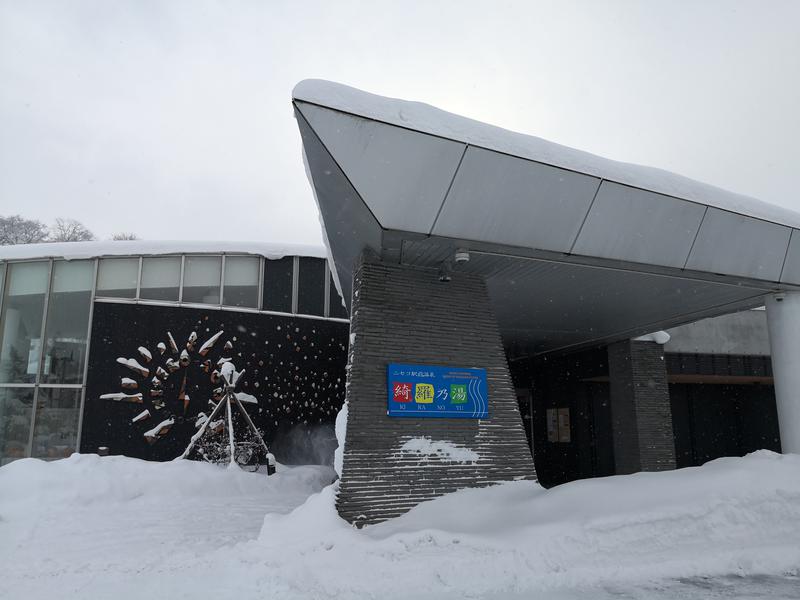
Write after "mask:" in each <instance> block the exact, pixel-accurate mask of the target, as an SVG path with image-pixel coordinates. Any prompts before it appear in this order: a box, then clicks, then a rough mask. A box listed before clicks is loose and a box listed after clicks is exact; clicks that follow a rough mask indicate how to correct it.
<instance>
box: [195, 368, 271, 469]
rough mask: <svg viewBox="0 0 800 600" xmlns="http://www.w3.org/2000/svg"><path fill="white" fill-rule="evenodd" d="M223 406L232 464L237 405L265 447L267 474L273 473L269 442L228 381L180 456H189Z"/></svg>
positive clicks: (234, 457)
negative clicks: (218, 399)
mask: <svg viewBox="0 0 800 600" xmlns="http://www.w3.org/2000/svg"><path fill="white" fill-rule="evenodd" d="M223 406H224V407H225V411H226V418H227V421H228V444H229V446H230V457H231V460H230V464H236V444H235V442H234V436H233V407H234V406H235V407H236V408H238V409H239V412H240V413H242V416H243V417H244V420H245V422H246V423H247V426H248V428H249V429H250V431H252V432H253V434H254V435H255V436H256V439H257V440H258V441H259V442H260V443H261V446H262V447H263V448H264V452H265V453H266V456H267V474H268V475H271V474H272V473H271V469H270V466H271V465H270V464H269V457H270V452H269V448H268V447H267V443H266V442H265V441H264V438H263V437H261V434H260V433H259V432H258V429H257V428H256V426H255V424H254V423H253V420H252V419H251V418H250V414H249V413H248V412H247V409H245V407H244V405H243V404H242V402H241V400H239V398H237V397H236V394H234V393H233V386H232V385H231V384H230V383H228V382H227V381H225V382H224V389H223V395H222V398H221V399H220V401H219V402H217V405H216V406H215V407H214V410H213V411H211V415H209V417H208V418H207V419H206V421H205V423H203V425H202V427H200V431H198V432H197V433H195V434H194V435H193V436H192V439H191V441H190V442H189V445H188V446H187V447H186V450H184V451H183V454H181V456H180V458H188V457H189V454H190V453H191V451H192V449H193V448H194V446H195V444H196V443H197V442H198V441H199V440H201V439H202V438H203V436H204V435H205V433H206V430H207V429H208V425H209V424H210V423H211V422H212V421H213V420H214V418H215V417H216V416H217V415H219V413H220V412H221V411H222V407H223Z"/></svg>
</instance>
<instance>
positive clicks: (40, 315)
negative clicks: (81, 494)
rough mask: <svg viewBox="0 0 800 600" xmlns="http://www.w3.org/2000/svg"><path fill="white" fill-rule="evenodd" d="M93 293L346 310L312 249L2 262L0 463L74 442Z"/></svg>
mask: <svg viewBox="0 0 800 600" xmlns="http://www.w3.org/2000/svg"><path fill="white" fill-rule="evenodd" d="M93 299H96V301H98V302H123V303H137V302H143V303H149V304H163V305H177V304H203V305H207V306H216V307H217V308H219V309H224V308H230V309H234V310H235V309H237V308H243V309H249V310H251V311H255V310H257V311H262V312H280V313H290V314H292V313H294V314H298V315H305V316H307V317H314V318H333V319H340V318H341V319H346V318H347V315H346V313H345V311H344V308H343V307H342V306H341V299H340V298H339V295H338V294H337V292H336V289H335V287H334V286H333V283H332V281H330V274H329V273H328V269H327V268H326V261H325V260H324V259H320V258H310V257H296V256H287V257H284V258H280V259H275V260H271V259H266V258H262V257H258V256H239V255H225V256H222V255H210V254H209V255H185V256H184V255H169V256H144V257H139V256H132V257H121V258H100V259H88V260H60V259H41V260H21V261H12V262H0V465H2V464H5V463H7V462H10V461H12V460H15V459H17V458H23V457H26V456H33V457H37V458H45V459H54V458H61V457H64V456H69V455H70V454H71V453H72V452H75V451H77V449H78V447H79V442H80V439H79V438H80V427H81V426H80V417H81V414H80V412H81V406H82V400H83V395H84V393H85V384H86V382H85V374H86V369H87V364H86V363H87V357H88V352H89V339H90V337H91V336H90V333H91V320H92V301H93Z"/></svg>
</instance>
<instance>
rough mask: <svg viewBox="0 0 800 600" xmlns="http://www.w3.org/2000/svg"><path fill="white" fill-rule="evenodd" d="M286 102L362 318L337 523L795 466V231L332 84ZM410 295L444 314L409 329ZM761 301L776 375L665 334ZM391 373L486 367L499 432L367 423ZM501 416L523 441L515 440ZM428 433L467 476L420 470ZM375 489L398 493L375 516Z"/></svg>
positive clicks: (491, 420)
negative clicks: (597, 479)
mask: <svg viewBox="0 0 800 600" xmlns="http://www.w3.org/2000/svg"><path fill="white" fill-rule="evenodd" d="M293 106H294V111H295V118H296V120H297V125H298V129H299V132H300V137H301V139H302V142H303V149H304V154H305V162H306V165H307V174H308V177H309V180H310V182H311V185H312V186H313V188H314V191H315V199H316V201H317V204H318V207H319V211H320V216H321V221H322V223H323V227H324V230H325V236H326V239H327V241H328V244H329V246H330V255H331V258H332V262H333V270H334V274H335V277H336V278H337V281H338V283H339V284H340V287H341V289H343V290H344V294H343V295H344V298H345V300H346V301H347V302H348V307H349V308H350V309H351V311H352V312H353V314H354V315H355V314H356V313H358V315H359V317H361V316H362V315H363V318H356V317H354V318H353V320H352V322H351V331H352V332H353V333H354V334H355V336H354V338H353V342H352V343H351V344H350V350H349V351H350V362H351V364H352V366H353V369H352V370H351V372H350V383H351V385H350V386H349V387H348V392H347V401H348V436H347V441H346V442H345V446H344V460H343V467H342V475H341V486H340V494H339V497H338V505H337V506H338V508H339V513H340V514H341V515H342V516H343V517H345V518H347V519H349V520H351V521H352V522H354V523H356V524H369V523H374V522H378V521H381V520H383V519H386V518H390V517H392V516H395V515H396V514H399V513H400V512H402V511H404V510H407V509H408V508H410V507H411V506H413V505H414V504H416V503H418V502H420V501H423V500H426V499H430V498H433V497H435V496H437V495H439V494H442V493H446V492H447V491H448V490H450V489H452V488H453V485H454V482H457V485H458V486H461V487H469V486H482V485H489V484H491V483H495V482H501V481H509V480H516V479H520V478H522V479H530V478H534V477H538V478H539V480H540V481H542V482H543V483H548V484H555V483H559V482H563V481H567V480H569V479H574V478H576V477H585V476H592V475H605V474H610V473H631V472H635V471H640V470H644V471H649V470H663V469H672V468H676V467H678V466H682V465H689V464H699V463H701V462H703V461H705V460H707V459H709V458H712V457H714V456H718V455H722V454H731V453H733V454H736V453H742V452H745V451H747V450H749V449H756V448H763V447H766V448H771V449H778V448H780V449H781V450H782V451H784V452H800V395H798V393H797V390H798V389H800V369H797V365H798V364H800V214H797V213H796V212H793V211H790V210H786V209H783V208H781V207H779V206H774V205H770V204H766V203H764V202H761V201H759V200H757V199H754V198H747V197H744V196H741V195H738V194H735V193H731V192H728V191H725V190H722V189H719V188H716V187H713V186H710V185H707V184H704V183H701V182H698V181H693V180H690V179H688V178H686V177H682V176H680V175H677V174H674V173H668V172H665V171H662V170H658V169H653V168H649V167H643V166H640V165H633V164H623V163H620V162H616V161H613V160H609V159H606V158H603V157H599V156H594V155H591V154H589V153H586V152H581V151H579V150H575V149H572V148H567V147H564V146H561V145H559V144H555V143H553V142H549V141H547V140H543V139H541V138H536V137H533V136H527V135H523V134H519V133H515V132H511V131H507V130H503V129H501V128H498V127H493V126H491V125H489V124H486V123H480V122H477V121H473V120H470V119H467V118H464V117H462V116H459V115H454V114H451V113H447V112H445V111H442V110H439V109H437V108H435V107H432V106H428V105H425V104H422V103H419V102H408V101H405V100H399V99H394V98H386V97H381V96H376V95H373V94H369V93H367V92H363V91H361V90H356V89H354V88H350V87H347V86H343V85H340V84H336V83H333V82H327V81H319V80H308V81H303V82H300V83H299V84H298V85H297V86H296V87H295V89H294V92H293ZM387 290H392V291H393V292H394V293H395V294H397V296H391V295H388V296H387V293H388V294H391V293H392V292H391V291H390V292H387ZM356 292H358V294H356ZM419 298H430V299H432V301H431V304H430V308H429V309H427V310H429V311H430V312H433V313H437V314H440V315H442V318H440V319H438V320H426V319H425V318H424V314H418V312H419V311H423V313H424V309H422V307H421V306H420V305H419V302H418V299H419ZM763 306H766V325H767V327H766V329H767V330H768V331H769V336H768V345H769V349H770V356H769V359H766V358H765V357H764V355H763V354H761V355H759V354H758V353H754V354H752V355H750V354H747V353H744V352H737V351H735V350H732V349H727V350H723V351H721V352H719V353H715V352H709V351H708V350H706V349H701V348H699V347H698V348H697V349H696V350H693V351H686V350H685V349H681V348H678V347H677V346H675V345H674V344H673V346H672V347H670V346H666V347H665V346H664V345H663V344H662V343H659V338H661V339H662V341H663V336H661V335H653V333H654V332H660V331H663V330H671V329H673V328H676V327H680V326H684V325H686V324H688V323H694V322H697V321H701V320H703V319H707V318H711V317H719V316H722V315H728V314H732V313H742V312H743V311H748V310H749V309H752V308H756V307H763ZM475 307H483V308H482V310H481V315H482V316H479V315H477V314H476V313H475V312H474V309H475ZM483 317H485V318H483ZM698 327H703V326H698ZM712 329H713V326H712ZM762 330H763V327H762ZM402 331H408V333H409V335H407V336H401V335H398V334H397V333H395V335H394V336H393V337H392V339H391V340H390V341H386V343H384V344H382V345H381V346H377V347H376V346H375V344H374V339H375V338H376V337H378V338H380V337H381V336H385V335H386V334H387V332H402ZM490 332H493V333H490ZM697 337H703V334H698V336H697ZM678 338H680V336H677V337H676V339H678ZM743 339H746V336H744V338H743ZM439 340H448V341H449V343H447V344H441V343H439ZM497 340H501V342H500V343H501V344H502V349H503V351H504V353H505V356H506V357H507V359H508V361H507V364H505V365H503V364H498V363H497V361H495V360H493V358H494V356H495V352H496V350H497V347H498V342H497ZM710 340H711V338H709V341H710ZM735 345H736V343H734V344H733V346H735ZM740 345H741V341H740ZM396 362H402V363H406V364H415V363H416V364H421V365H443V366H446V367H449V368H464V369H469V368H473V369H474V368H478V369H483V371H484V372H485V374H486V379H487V384H488V390H489V392H488V395H489V401H488V405H489V410H488V418H484V417H480V418H478V417H475V422H474V423H472V427H467V426H465V424H464V423H456V422H454V420H453V419H448V418H445V417H446V415H447V414H448V413H447V412H442V413H440V414H441V415H442V418H438V419H433V418H428V414H427V413H426V417H425V418H420V419H409V418H402V417H400V416H399V415H398V416H395V415H391V414H385V413H382V412H379V411H376V410H375V403H376V402H378V401H380V400H381V395H382V394H384V393H386V382H384V385H383V387H379V386H377V385H375V382H377V381H378V380H379V379H380V377H381V372H380V369H381V368H382V369H386V368H387V365H392V364H393V363H396ZM423 371H424V370H423ZM356 372H358V373H359V380H356V379H355V375H354V373H356ZM360 378H371V379H370V380H371V381H372V382H373V385H372V386H371V387H370V386H366V385H364V382H363V381H361V380H360ZM383 378H384V380H385V378H386V375H385V374H384V375H383ZM509 380H511V381H512V382H513V387H512V388H511V389H509V387H508V386H506V382H507V381H509ZM425 385H430V384H427V383H426V384H425ZM773 390H774V391H773ZM526 406H527V408H526ZM444 408H445V407H443V410H444ZM511 412H516V414H517V418H516V419H514V421H515V422H519V420H520V419H521V420H522V421H523V422H527V423H529V424H530V426H529V427H526V428H519V427H517V426H511V425H509V423H510V421H507V416H508V414H509V413H511ZM416 414H417V413H416V412H415V415H416ZM481 414H485V413H484V412H482V413H481ZM526 417H527V418H526ZM776 427H777V432H776ZM354 430H355V433H353V431H354ZM378 430H379V431H381V432H382V438H381V440H380V441H377V440H373V439H370V435H369V434H370V432H371V431H378ZM498 432H502V433H503V434H504V435H497V433H498ZM418 437H424V438H426V439H428V440H430V443H431V444H436V445H438V446H439V447H451V446H453V447H458V448H460V450H459V452H456V453H455V454H453V455H457V456H464V455H468V456H471V457H473V458H474V460H471V461H469V464H466V465H465V464H461V463H459V461H457V460H451V459H449V458H447V456H442V455H439V456H420V455H417V456H414V455H409V454H408V453H407V452H405V451H404V449H405V448H407V446H408V442H407V440H409V439H415V438H418ZM778 438H779V439H778ZM389 442H391V443H389ZM530 445H532V446H533V453H532V454H533V458H534V459H535V460H531V459H530V458H528V459H527V460H524V459H523V458H522V456H523V450H524V449H526V448H527V447H528V446H530ZM529 454H530V452H529ZM522 463H527V464H526V465H525V466H524V467H523V466H522ZM534 463H535V464H534ZM409 472H414V473H417V474H418V475H419V477H416V478H413V479H411V480H409V479H406V475H407V474H408V473H409ZM372 480H379V481H381V482H383V481H386V482H389V481H392V480H402V481H403V485H397V486H385V490H384V495H382V496H381V497H380V500H379V501H378V500H375V499H372V500H370V498H372V496H370V493H369V490H368V489H367V488H368V487H369V486H368V482H370V481H372Z"/></svg>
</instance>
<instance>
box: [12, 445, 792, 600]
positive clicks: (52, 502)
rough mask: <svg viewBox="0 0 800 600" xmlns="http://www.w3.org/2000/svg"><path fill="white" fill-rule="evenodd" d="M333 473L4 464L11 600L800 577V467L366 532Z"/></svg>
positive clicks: (706, 474) (428, 515)
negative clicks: (346, 513) (343, 501)
mask: <svg viewBox="0 0 800 600" xmlns="http://www.w3.org/2000/svg"><path fill="white" fill-rule="evenodd" d="M332 477H333V472H332V471H331V470H330V469H329V468H328V469H326V468H323V467H299V468H295V469H291V470H288V469H285V470H283V471H280V472H279V473H278V474H277V475H275V476H273V477H264V476H262V475H259V474H249V473H243V472H240V471H238V470H235V469H234V470H227V469H220V468H217V467H214V466H211V465H207V464H201V463H192V462H188V461H175V462H172V463H160V464H159V463H148V462H145V461H138V460H135V459H127V458H121V457H104V458H98V457H96V456H77V455H76V456H73V457H72V458H70V459H67V460H64V461H59V462H55V463H45V462H42V461H38V460H33V459H27V460H21V461H17V462H15V463H12V464H10V465H7V466H5V467H2V468H0V558H2V559H3V564H4V566H5V569H4V572H3V577H2V578H0V598H26V599H28V600H36V599H39V598H41V599H45V598H47V599H48V600H49V599H51V598H52V597H53V590H58V597H59V598H60V599H67V598H80V599H81V600H91V599H94V598H97V599H100V598H111V597H113V598H115V599H118V600H127V599H133V598H174V599H182V598H186V599H189V598H191V599H196V598H238V599H242V600H244V599H250V598H282V599H285V600H291V599H294V598H338V599H349V598H387V599H392V598H398V599H405V598H418V599H419V598H437V599H441V598H452V599H455V598H458V599H461V598H485V597H490V598H511V597H514V598H532V597H542V596H544V597H559V598H575V597H581V598H592V599H593V600H594V599H596V598H598V597H608V595H605V594H603V593H602V592H603V590H606V589H612V590H626V589H634V588H632V586H637V585H644V586H645V587H646V586H647V585H650V584H653V582H655V584H654V585H657V586H661V589H664V586H667V587H668V586H669V585H670V583H669V581H671V580H675V579H677V578H691V577H693V576H703V577H705V576H717V575H723V574H730V575H737V576H738V575H749V574H767V575H768V574H775V575H779V574H787V573H798V571H799V570H800V544H798V543H797V540H798V539H800V456H796V455H785V456H781V455H778V454H774V453H770V452H766V451H762V452H757V453H754V454H751V455H749V456H747V457H745V458H741V459H740V458H726V459H720V460H717V461H713V462H711V463H708V464H707V465H705V466H703V467H698V468H691V469H682V470H680V471H671V472H663V473H639V474H636V475H628V476H619V477H609V478H604V479H594V480H584V481H578V482H573V483H570V484H566V485H563V486H559V487H557V488H554V489H551V490H544V489H543V488H541V487H540V486H538V485H537V484H535V483H531V482H522V481H519V482H513V483H507V484H503V485H497V486H494V487H489V488H483V489H470V490H462V491H460V492H457V493H454V494H450V495H448V496H445V497H443V498H439V499H437V500H434V501H431V502H427V503H424V504H421V505H419V506H417V507H416V508H414V509H413V510H412V511H411V512H409V513H407V514H406V515H404V516H402V517H400V518H398V519H394V520H392V521H389V522H386V523H382V524H380V525H375V526H372V527H368V528H365V529H362V530H358V529H355V528H353V527H351V526H350V525H349V524H347V523H345V522H344V521H342V520H341V519H340V518H339V516H338V515H337V513H336V510H335V508H334V500H335V496H336V491H337V485H336V484H334V485H329V486H328V487H325V488H323V485H325V484H326V483H327V482H328V481H330V480H331V479H332ZM315 492H319V493H315ZM309 494H312V495H311V496H310V497H308V495H309ZM306 497H308V499H307V500H306V501H305V502H303V500H304V499H305V498H306ZM292 509H293V510H292ZM289 511H291V512H289ZM264 513H267V514H266V517H263V515H264ZM259 530H260V534H259ZM664 582H666V583H664ZM636 589H641V588H636ZM620 595H621V596H625V597H648V596H635V595H631V594H625V593H621V594H620ZM660 597H662V598H666V597H670V596H669V595H666V596H660ZM764 597H766V596H764Z"/></svg>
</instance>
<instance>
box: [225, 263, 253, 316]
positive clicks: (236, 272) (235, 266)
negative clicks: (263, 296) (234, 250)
mask: <svg viewBox="0 0 800 600" xmlns="http://www.w3.org/2000/svg"><path fill="white" fill-rule="evenodd" d="M258 263H259V260H258V258H257V257H255V256H226V257H225V288H224V290H223V292H222V293H223V299H222V303H223V304H225V305H226V306H246V307H249V308H258Z"/></svg>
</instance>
